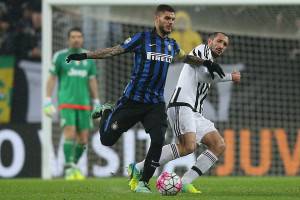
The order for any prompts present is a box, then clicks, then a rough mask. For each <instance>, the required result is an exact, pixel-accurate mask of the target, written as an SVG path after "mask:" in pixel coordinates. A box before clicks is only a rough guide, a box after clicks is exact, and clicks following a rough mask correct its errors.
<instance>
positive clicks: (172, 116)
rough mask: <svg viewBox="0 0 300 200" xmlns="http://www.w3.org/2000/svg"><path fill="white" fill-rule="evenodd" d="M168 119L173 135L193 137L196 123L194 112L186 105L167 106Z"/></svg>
mask: <svg viewBox="0 0 300 200" xmlns="http://www.w3.org/2000/svg"><path fill="white" fill-rule="evenodd" d="M167 113H168V119H169V122H170V126H171V128H172V131H173V133H174V135H175V136H176V137H178V138H193V137H194V136H192V135H193V134H188V135H187V136H182V135H186V134H187V133H194V134H195V133H196V123H195V119H194V112H193V111H192V109H190V108H189V107H186V106H178V107H171V108H168V112H167Z"/></svg>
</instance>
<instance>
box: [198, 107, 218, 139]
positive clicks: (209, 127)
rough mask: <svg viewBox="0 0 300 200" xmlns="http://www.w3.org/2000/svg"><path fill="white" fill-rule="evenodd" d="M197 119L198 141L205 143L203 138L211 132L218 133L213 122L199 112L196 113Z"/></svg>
mask: <svg viewBox="0 0 300 200" xmlns="http://www.w3.org/2000/svg"><path fill="white" fill-rule="evenodd" d="M195 119H196V140H197V143H203V138H204V137H205V136H206V135H208V134H209V133H218V130H217V129H216V127H215V125H214V123H213V122H211V121H210V120H208V119H206V118H205V117H203V116H202V115H200V114H199V113H195Z"/></svg>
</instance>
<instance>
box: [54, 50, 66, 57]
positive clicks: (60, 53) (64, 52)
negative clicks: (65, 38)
mask: <svg viewBox="0 0 300 200" xmlns="http://www.w3.org/2000/svg"><path fill="white" fill-rule="evenodd" d="M66 54H68V49H61V50H58V51H56V52H55V53H54V55H53V58H57V57H59V56H63V55H66Z"/></svg>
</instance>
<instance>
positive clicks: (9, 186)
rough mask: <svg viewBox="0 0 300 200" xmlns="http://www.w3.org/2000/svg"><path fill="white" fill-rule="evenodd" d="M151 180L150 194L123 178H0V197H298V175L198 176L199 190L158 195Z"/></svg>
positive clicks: (202, 199) (40, 199)
mask: <svg viewBox="0 0 300 200" xmlns="http://www.w3.org/2000/svg"><path fill="white" fill-rule="evenodd" d="M154 185H155V184H154V178H153V180H152V182H151V187H152V191H153V193H152V194H139V193H133V192H131V191H129V187H128V181H127V179H126V178H93V179H87V180H84V181H64V180H62V179H56V180H48V181H43V180H40V179H11V180H8V179H0V199H4V200H10V199H16V200H20V199H26V200H27V199H30V200H33V199H38V200H48V199H51V200H53V199H60V200H73V199H79V200H85V199H89V200H90V199H97V200H117V199H124V200H127V199H130V200H131V199H133V200H134V199H136V200H154V199H155V200H156V199H168V200H169V199H182V200H185V199H197V200H198V199H199V200H208V199H209V200H214V199H216V200H223V199H224V200H225V199H226V200H227V199H229V200H235V199H241V200H247V199H253V200H260V199H261V200H268V199H270V200H277V199H282V200H289V199H293V200H297V199H300V177H201V178H199V179H197V181H196V182H195V186H196V187H197V188H200V189H201V190H202V192H203V193H202V194H181V193H180V194H178V195H177V196H173V197H170V196H161V195H160V194H159V193H158V192H157V191H156V189H155V186H154Z"/></svg>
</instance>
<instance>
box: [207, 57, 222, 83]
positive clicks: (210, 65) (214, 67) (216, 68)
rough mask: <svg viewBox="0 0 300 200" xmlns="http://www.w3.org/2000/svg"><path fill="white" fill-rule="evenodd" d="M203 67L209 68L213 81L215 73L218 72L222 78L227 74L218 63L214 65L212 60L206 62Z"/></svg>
mask: <svg viewBox="0 0 300 200" xmlns="http://www.w3.org/2000/svg"><path fill="white" fill-rule="evenodd" d="M203 65H204V66H205V67H207V69H208V71H209V73H210V76H211V78H212V79H214V78H215V75H214V72H216V73H217V74H218V75H219V76H220V77H221V78H223V77H225V73H224V71H223V69H222V68H221V66H220V65H219V64H218V63H214V62H212V61H210V60H204V62H203Z"/></svg>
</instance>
